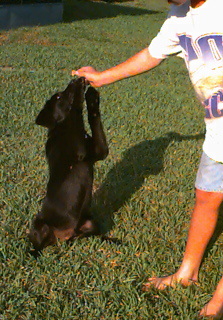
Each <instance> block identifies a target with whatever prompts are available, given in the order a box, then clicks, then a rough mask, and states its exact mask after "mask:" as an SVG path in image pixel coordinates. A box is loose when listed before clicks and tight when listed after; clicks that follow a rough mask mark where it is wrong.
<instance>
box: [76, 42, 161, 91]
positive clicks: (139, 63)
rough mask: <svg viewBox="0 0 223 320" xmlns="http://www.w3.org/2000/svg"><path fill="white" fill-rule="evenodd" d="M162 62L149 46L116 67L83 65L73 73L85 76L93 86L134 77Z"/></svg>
mask: <svg viewBox="0 0 223 320" xmlns="http://www.w3.org/2000/svg"><path fill="white" fill-rule="evenodd" d="M160 62H161V60H160V59H156V58H153V57H152V56H151V55H150V53H149V51H148V48H146V49H143V50H142V51H140V52H138V53H136V54H135V55H134V56H132V57H131V58H129V59H128V60H126V61H125V62H122V63H120V64H118V65H117V66H115V67H112V68H109V69H107V70H105V71H97V70H96V69H94V68H93V67H90V66H88V67H82V68H80V69H78V70H73V71H72V75H73V76H74V75H77V76H78V77H85V79H86V80H87V81H88V83H90V84H91V85H92V86H93V87H101V86H103V85H106V84H110V83H113V82H115V81H118V80H121V79H124V78H128V77H132V76H135V75H137V74H140V73H143V72H145V71H148V70H150V69H152V68H154V67H156V66H157V65H158V64H159V63H160Z"/></svg>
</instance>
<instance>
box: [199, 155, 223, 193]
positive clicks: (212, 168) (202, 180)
mask: <svg viewBox="0 0 223 320" xmlns="http://www.w3.org/2000/svg"><path fill="white" fill-rule="evenodd" d="M195 188H197V189H199V190H203V191H207V192H222V193H223V163H221V162H216V161H214V160H212V159H211V158H209V157H208V156H207V155H206V153H204V152H203V154H202V156H201V160H200V165H199V168H198V172H197V177H196V181H195Z"/></svg>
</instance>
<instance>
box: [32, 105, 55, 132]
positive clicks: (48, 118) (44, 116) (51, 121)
mask: <svg viewBox="0 0 223 320" xmlns="http://www.w3.org/2000/svg"><path fill="white" fill-rule="evenodd" d="M36 124H38V125H39V126H43V127H46V128H49V129H51V128H54V127H55V125H56V119H55V118H54V115H53V111H52V110H49V109H48V108H45V107H44V108H43V109H42V110H41V111H40V113H39V114H38V116H37V118H36Z"/></svg>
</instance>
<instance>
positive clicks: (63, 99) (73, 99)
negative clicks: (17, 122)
mask: <svg viewBox="0 0 223 320" xmlns="http://www.w3.org/2000/svg"><path fill="white" fill-rule="evenodd" d="M84 90H85V79H84V78H83V77H82V78H78V79H77V80H71V82H70V83H69V84H68V86H67V88H66V89H65V90H64V91H63V92H57V93H55V94H54V95H53V96H52V97H51V98H50V100H48V101H47V102H46V103H45V105H44V107H43V109H42V110H41V111H40V113H39V114H38V116H37V118H36V124H38V125H40V126H43V127H47V128H49V129H53V128H54V127H55V126H56V125H57V124H58V123H61V122H63V121H64V120H65V119H66V118H67V116H68V115H69V113H70V111H71V109H72V107H74V106H76V107H77V108H81V109H82V104H83V99H84Z"/></svg>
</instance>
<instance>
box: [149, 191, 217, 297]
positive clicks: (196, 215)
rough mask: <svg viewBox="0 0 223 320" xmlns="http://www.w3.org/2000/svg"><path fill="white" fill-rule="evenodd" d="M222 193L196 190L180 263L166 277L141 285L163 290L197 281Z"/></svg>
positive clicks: (214, 225) (212, 231)
mask: <svg viewBox="0 0 223 320" xmlns="http://www.w3.org/2000/svg"><path fill="white" fill-rule="evenodd" d="M222 201H223V193H219V192H206V191H202V190H196V202H195V206H194V210H193V214H192V218H191V222H190V228H189V233H188V239H187V245H186V250H185V254H184V257H183V261H182V264H181V266H180V268H179V269H178V270H177V272H176V273H174V274H172V275H170V276H166V277H153V278H149V279H148V282H147V283H145V284H144V285H143V290H144V291H147V290H149V289H150V288H151V287H156V288H157V289H160V290H163V289H165V288H166V287H167V286H172V287H173V286H174V285H175V284H176V283H181V284H182V285H184V286H188V285H190V284H191V283H192V282H194V281H195V282H196V281H198V271H199V267H200V264H201V261H202V257H203V255H204V252H205V249H206V247H207V245H208V243H209V241H210V239H211V237H212V235H213V233H214V230H215V227H216V224H217V220H218V212H219V208H220V205H221V203H222Z"/></svg>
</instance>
